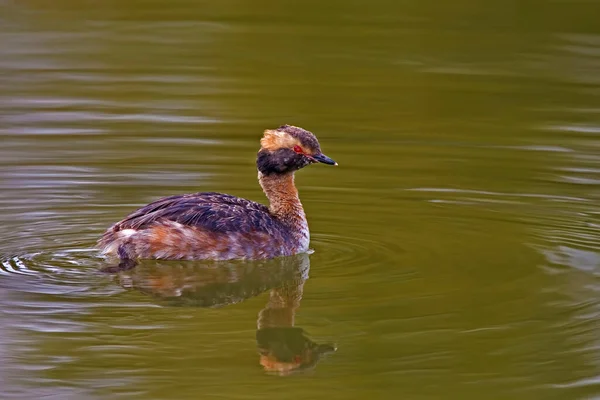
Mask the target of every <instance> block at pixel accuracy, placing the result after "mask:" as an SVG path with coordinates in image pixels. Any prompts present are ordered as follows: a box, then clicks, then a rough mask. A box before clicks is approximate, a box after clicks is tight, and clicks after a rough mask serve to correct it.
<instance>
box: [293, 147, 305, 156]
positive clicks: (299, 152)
mask: <svg viewBox="0 0 600 400" xmlns="http://www.w3.org/2000/svg"><path fill="white" fill-rule="evenodd" d="M294 151H295V152H296V153H298V154H302V153H304V152H303V151H302V147H300V146H298V145H295V146H294Z"/></svg>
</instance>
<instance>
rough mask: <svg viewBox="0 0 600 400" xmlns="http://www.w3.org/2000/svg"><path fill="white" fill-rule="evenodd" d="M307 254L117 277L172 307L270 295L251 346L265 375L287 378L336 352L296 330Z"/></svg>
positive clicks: (147, 265)
mask: <svg viewBox="0 0 600 400" xmlns="http://www.w3.org/2000/svg"><path fill="white" fill-rule="evenodd" d="M309 269H310V259H309V257H308V255H307V254H299V255H296V256H292V257H281V258H277V259H273V260H266V261H252V262H248V261H246V262H241V261H232V262H218V263H206V262H203V263H199V262H173V261H168V262H160V261H152V262H143V263H141V264H140V265H137V266H136V267H135V268H133V269H129V270H126V271H121V272H119V273H118V275H117V279H118V281H119V283H120V284H121V285H122V286H123V287H127V288H133V289H136V290H139V291H141V292H144V293H147V294H149V295H151V296H154V297H157V298H159V299H160V300H161V302H166V303H167V304H169V305H174V306H197V307H221V306H226V305H229V304H234V303H238V302H241V301H244V300H246V299H249V298H251V297H254V296H257V295H259V294H260V293H263V292H265V291H269V298H268V301H267V304H266V305H265V307H264V308H263V309H262V310H261V311H260V312H259V313H258V321H257V330H256V342H257V346H258V351H259V354H260V364H261V365H262V367H263V368H264V369H265V371H268V372H272V373H276V374H280V375H286V374H289V373H292V372H295V371H300V370H305V369H308V368H312V367H314V366H315V365H316V364H317V362H318V361H319V359H320V358H321V356H322V355H324V354H326V353H330V352H333V351H335V347H334V346H333V345H331V344H317V343H315V342H313V341H312V340H311V339H309V338H308V337H307V336H306V334H305V332H304V330H303V329H302V328H300V327H296V326H295V321H294V317H295V314H296V310H297V309H298V307H300V301H301V300H302V294H303V289H304V283H305V282H306V280H307V279H308V272H309Z"/></svg>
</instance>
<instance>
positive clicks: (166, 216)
mask: <svg viewBox="0 0 600 400" xmlns="http://www.w3.org/2000/svg"><path fill="white" fill-rule="evenodd" d="M260 144H261V148H260V150H259V152H258V156H257V159H256V166H257V168H258V181H259V183H260V186H261V187H262V189H263V191H264V192H265V195H266V196H267V199H268V200H269V207H266V206H264V205H262V204H259V203H255V202H253V201H250V200H246V199H241V198H239V197H235V196H231V195H228V194H221V193H214V192H206V193H194V194H184V195H177V196H170V197H165V198H162V199H159V200H156V201H154V202H152V203H150V204H148V205H146V206H144V207H142V208H140V209H138V210H136V211H134V212H133V213H131V214H129V215H128V216H127V217H125V219H123V220H122V221H119V222H117V223H116V224H114V225H113V226H111V227H110V228H109V229H108V230H107V231H106V232H105V233H104V235H103V236H102V237H101V238H100V240H99V241H98V246H99V248H100V249H101V250H102V252H103V253H104V254H106V255H109V256H110V255H113V256H118V257H119V258H120V259H121V264H120V265H121V266H125V267H127V266H132V264H133V265H135V260H136V259H163V260H231V259H265V258H272V257H277V256H288V255H292V254H298V253H303V252H306V251H307V250H308V243H309V239H310V236H309V231H308V223H307V221H306V215H305V214H304V209H303V208H302V203H300V199H299V198H298V191H297V190H296V186H294V172H295V171H297V170H299V169H301V168H303V167H305V166H307V165H309V164H312V163H316V162H321V163H323V164H328V165H337V163H336V162H335V161H333V160H332V159H331V158H329V157H327V156H325V155H324V154H323V153H322V152H321V147H320V146H319V142H318V141H317V138H316V137H315V136H314V135H313V134H312V133H311V132H309V131H307V130H304V129H302V128H298V127H295V126H290V125H283V126H280V127H279V128H277V129H274V130H269V129H268V130H266V131H265V132H264V136H263V138H262V139H261V140H260Z"/></svg>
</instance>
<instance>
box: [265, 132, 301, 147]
mask: <svg viewBox="0 0 600 400" xmlns="http://www.w3.org/2000/svg"><path fill="white" fill-rule="evenodd" d="M297 144H299V142H298V140H297V139H296V138H294V137H292V136H290V135H289V134H287V133H286V132H281V131H277V130H272V129H267V130H266V131H265V134H264V136H263V138H262V139H260V146H261V148H263V149H266V150H269V151H275V150H277V149H281V148H292V147H294V146H295V145H297Z"/></svg>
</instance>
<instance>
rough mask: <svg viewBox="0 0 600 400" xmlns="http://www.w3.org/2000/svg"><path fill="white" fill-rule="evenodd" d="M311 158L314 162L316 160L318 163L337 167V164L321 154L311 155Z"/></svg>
mask: <svg viewBox="0 0 600 400" xmlns="http://www.w3.org/2000/svg"><path fill="white" fill-rule="evenodd" d="M312 158H314V159H315V160H317V161H318V162H320V163H323V164H327V165H338V163H336V162H335V161H333V160H332V159H331V158H329V157H327V156H326V155H325V154H323V153H319V154H313V155H312Z"/></svg>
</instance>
